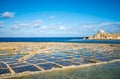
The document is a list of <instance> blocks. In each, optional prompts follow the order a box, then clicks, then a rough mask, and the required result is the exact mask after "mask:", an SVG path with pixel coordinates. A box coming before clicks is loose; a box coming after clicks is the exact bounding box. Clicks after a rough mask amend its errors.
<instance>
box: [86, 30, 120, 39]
mask: <svg viewBox="0 0 120 79" xmlns="http://www.w3.org/2000/svg"><path fill="white" fill-rule="evenodd" d="M85 38H86V39H98V40H120V33H107V32H105V31H104V30H99V31H98V33H97V34H95V35H93V36H89V37H85Z"/></svg>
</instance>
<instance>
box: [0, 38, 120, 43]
mask: <svg viewBox="0 0 120 79" xmlns="http://www.w3.org/2000/svg"><path fill="white" fill-rule="evenodd" d="M0 42H73V43H105V44H120V40H90V39H84V37H4V38H0Z"/></svg>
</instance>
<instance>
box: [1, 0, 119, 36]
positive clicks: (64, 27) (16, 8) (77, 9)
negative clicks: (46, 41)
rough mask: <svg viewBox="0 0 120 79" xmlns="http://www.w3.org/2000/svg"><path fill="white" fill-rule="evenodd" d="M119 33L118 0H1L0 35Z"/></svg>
mask: <svg viewBox="0 0 120 79" xmlns="http://www.w3.org/2000/svg"><path fill="white" fill-rule="evenodd" d="M99 29H103V30H105V31H106V32H110V33H120V0H0V37H83V36H91V35H93V34H95V33H97V31H98V30H99Z"/></svg>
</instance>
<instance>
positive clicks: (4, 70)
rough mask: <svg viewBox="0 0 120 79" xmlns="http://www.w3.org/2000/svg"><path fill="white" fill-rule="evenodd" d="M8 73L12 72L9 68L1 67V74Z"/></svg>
mask: <svg viewBox="0 0 120 79" xmlns="http://www.w3.org/2000/svg"><path fill="white" fill-rule="evenodd" d="M7 73H10V71H9V69H0V75H1V74H7Z"/></svg>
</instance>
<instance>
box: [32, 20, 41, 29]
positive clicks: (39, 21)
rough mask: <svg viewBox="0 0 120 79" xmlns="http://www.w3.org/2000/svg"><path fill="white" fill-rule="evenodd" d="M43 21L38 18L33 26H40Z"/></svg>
mask: <svg viewBox="0 0 120 79" xmlns="http://www.w3.org/2000/svg"><path fill="white" fill-rule="evenodd" d="M42 23H43V21H42V20H36V21H35V22H34V23H33V26H34V27H36V28H38V27H39V26H40V25H41V24H42Z"/></svg>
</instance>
